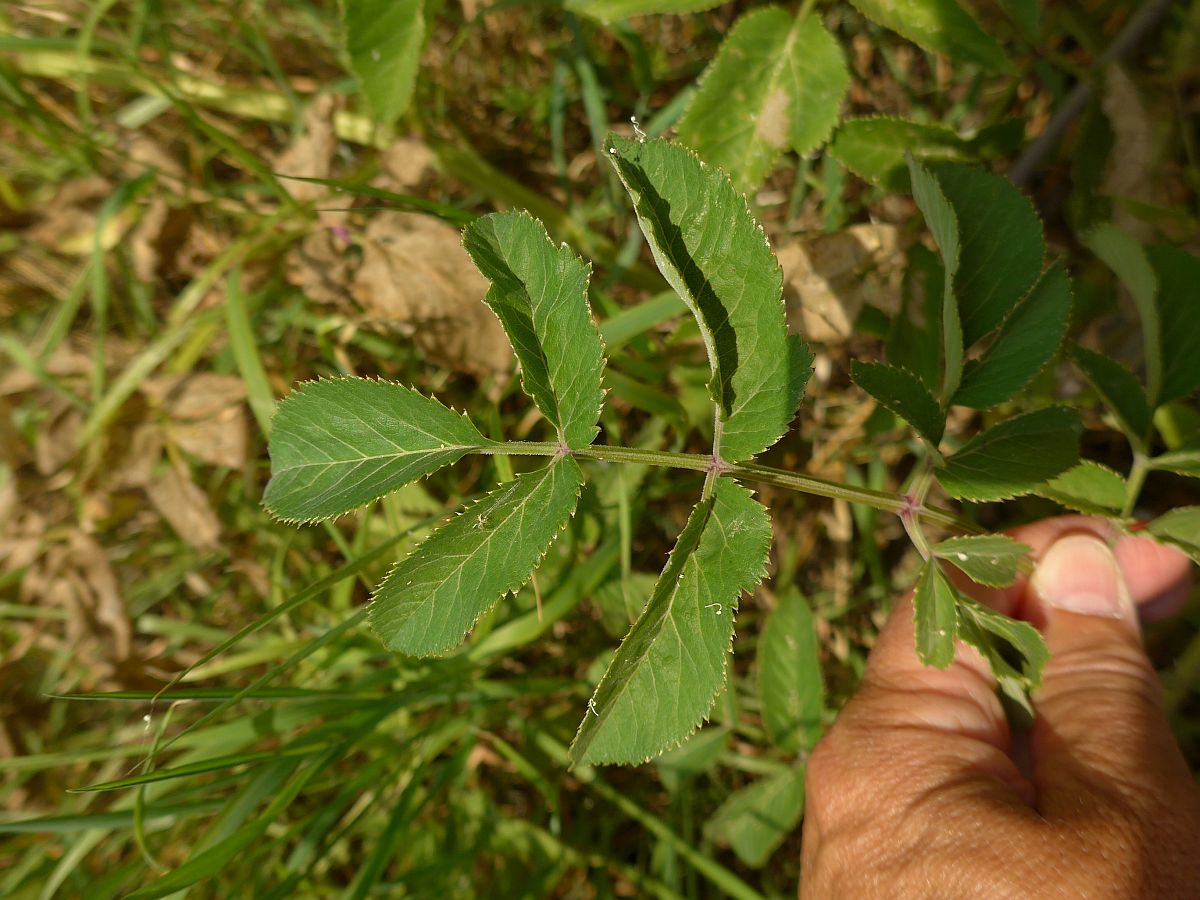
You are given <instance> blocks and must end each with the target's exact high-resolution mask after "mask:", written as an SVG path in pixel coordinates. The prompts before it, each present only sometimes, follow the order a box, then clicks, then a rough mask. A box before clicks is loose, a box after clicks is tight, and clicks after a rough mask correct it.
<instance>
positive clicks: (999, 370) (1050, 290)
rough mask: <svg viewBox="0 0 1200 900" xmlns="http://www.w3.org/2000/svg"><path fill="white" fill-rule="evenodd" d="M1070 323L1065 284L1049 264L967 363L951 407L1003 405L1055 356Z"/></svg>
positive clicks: (1061, 270)
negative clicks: (987, 344)
mask: <svg viewBox="0 0 1200 900" xmlns="http://www.w3.org/2000/svg"><path fill="white" fill-rule="evenodd" d="M1070 322H1071V279H1070V278H1069V276H1068V275H1067V271H1066V269H1065V268H1063V266H1062V265H1061V264H1059V263H1055V264H1054V265H1053V266H1051V267H1050V268H1049V269H1047V270H1046V273H1045V274H1044V275H1042V277H1041V280H1040V281H1038V283H1037V284H1036V285H1035V286H1034V288H1033V290H1032V291H1030V292H1029V295H1028V296H1027V297H1025V299H1024V300H1022V301H1021V302H1020V303H1019V304H1018V305H1017V308H1016V309H1014V310H1013V312H1012V315H1010V316H1009V317H1008V318H1007V319H1005V321H1004V324H1003V325H1002V326H1001V328H1000V332H999V334H997V335H996V339H995V341H993V342H992V344H991V346H990V347H988V349H987V350H986V352H984V354H983V356H981V357H980V358H979V360H978V361H977V362H969V363H967V365H966V367H965V368H964V369H963V378H962V384H960V385H959V386H958V391H957V392H956V393H955V395H954V402H955V403H957V404H961V405H962V406H971V407H974V408H975V409H988V408H990V407H993V406H996V405H997V404H999V403H1003V402H1004V401H1005V400H1008V399H1009V398H1010V397H1012V396H1013V395H1014V394H1015V393H1016V392H1017V391H1019V390H1020V389H1021V388H1023V387H1025V385H1027V384H1028V383H1029V382H1030V381H1031V380H1032V379H1033V377H1034V376H1035V375H1037V374H1038V372H1040V371H1041V370H1042V369H1043V368H1044V367H1045V365H1046V363H1048V362H1049V361H1050V360H1051V359H1052V358H1053V357H1054V354H1056V353H1057V352H1058V348H1059V346H1060V345H1061V344H1062V341H1063V337H1064V336H1065V335H1066V333H1067V326H1068V325H1069V324H1070Z"/></svg>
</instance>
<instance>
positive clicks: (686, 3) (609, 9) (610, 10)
mask: <svg viewBox="0 0 1200 900" xmlns="http://www.w3.org/2000/svg"><path fill="white" fill-rule="evenodd" d="M720 3H721V0H566V3H564V4H563V5H564V6H565V7H566V8H567V9H569V10H570V11H571V12H575V13H580V14H582V15H586V16H590V17H591V18H593V19H596V20H597V21H599V22H604V23H605V24H608V23H609V22H617V21H620V20H621V19H627V18H629V17H630V16H652V15H661V14H674V15H682V14H683V13H691V12H702V11H704V10H706V9H712V8H713V7H714V6H719V5H720Z"/></svg>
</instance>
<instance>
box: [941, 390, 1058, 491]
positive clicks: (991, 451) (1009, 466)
mask: <svg viewBox="0 0 1200 900" xmlns="http://www.w3.org/2000/svg"><path fill="white" fill-rule="evenodd" d="M1081 430H1082V424H1081V422H1080V421H1079V413H1077V412H1076V411H1075V410H1073V409H1066V408H1064V407H1061V406H1052V407H1050V408H1048V409H1040V410H1038V411H1037V412H1031V413H1026V414H1025V415H1023V416H1017V417H1016V418H1014V419H1009V420H1008V421H1006V422H1001V423H1000V424H999V425H996V426H995V427H993V428H989V429H988V430H987V431H985V432H984V433H983V434H980V435H977V436H976V437H975V438H973V439H972V440H970V441H969V442H967V444H965V445H964V446H963V448H962V449H961V450H959V451H958V452H957V453H955V454H954V455H953V456H951V457H950V458H949V459H948V460H947V461H946V466H945V468H942V469H938V470H936V471H937V478H938V481H939V482H941V485H942V487H944V488H945V489H946V491H947V493H949V494H950V495H951V496H952V497H957V498H959V499H960V500H975V501H989V500H1004V499H1007V498H1009V497H1018V496H1020V495H1021V494H1028V493H1031V492H1032V491H1034V490H1036V489H1037V488H1038V487H1039V486H1041V485H1042V484H1043V483H1044V482H1046V481H1048V480H1049V479H1051V478H1053V477H1054V476H1055V475H1058V474H1059V473H1060V472H1063V471H1065V470H1066V469H1069V468H1070V467H1071V466H1073V465H1074V464H1075V463H1076V462H1077V461H1078V460H1079V434H1080V431H1081Z"/></svg>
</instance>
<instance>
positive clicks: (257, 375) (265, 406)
mask: <svg viewBox="0 0 1200 900" xmlns="http://www.w3.org/2000/svg"><path fill="white" fill-rule="evenodd" d="M225 327H226V329H227V330H228V332H229V348H230V350H231V351H232V352H233V361H234V364H235V365H236V366H237V369H238V374H239V375H241V376H242V381H243V382H244V383H245V385H246V401H247V402H248V403H249V404H250V411H251V412H253V413H254V419H255V421H257V422H258V427H259V429H260V430H261V431H262V433H263V434H264V435H266V436H270V434H271V417H272V416H273V415H274V414H275V394H274V392H273V391H272V390H271V383H270V381H269V380H268V379H267V371H266V369H265V368H264V367H263V362H262V354H260V353H259V352H258V338H257V337H256V336H255V334H254V326H253V324H252V323H251V321H250V311H249V309H248V308H247V305H246V296H245V294H244V293H243V292H242V279H241V272H240V271H239V270H238V269H234V270H233V271H232V272H230V273H229V278H227V279H226V282H225Z"/></svg>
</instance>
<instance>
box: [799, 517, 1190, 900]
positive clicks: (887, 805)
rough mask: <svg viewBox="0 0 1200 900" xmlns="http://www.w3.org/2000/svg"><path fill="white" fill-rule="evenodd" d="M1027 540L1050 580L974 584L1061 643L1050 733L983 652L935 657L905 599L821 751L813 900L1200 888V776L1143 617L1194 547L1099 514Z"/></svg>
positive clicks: (1044, 714)
mask: <svg viewBox="0 0 1200 900" xmlns="http://www.w3.org/2000/svg"><path fill="white" fill-rule="evenodd" d="M1013 536H1014V537H1016V538H1017V539H1018V540H1021V541H1023V542H1025V543H1026V544H1029V545H1030V546H1031V547H1032V548H1033V551H1034V558H1035V560H1038V562H1037V568H1036V570H1035V572H1034V575H1033V576H1032V578H1030V579H1022V581H1020V582H1018V583H1017V584H1016V585H1014V586H1013V587H1012V588H1009V589H1006V590H1003V591H989V592H987V593H986V594H980V593H978V592H975V595H976V596H977V597H978V598H979V599H980V600H984V601H986V602H988V603H989V605H991V606H993V607H994V608H996V609H999V610H1000V611H1001V612H1004V613H1007V614H1009V615H1016V616H1017V617H1019V618H1022V619H1025V620H1027V621H1029V622H1031V623H1032V624H1033V625H1035V626H1036V627H1037V628H1038V629H1039V630H1040V631H1041V632H1042V634H1043V636H1044V637H1045V639H1046V643H1047V645H1048V646H1049V648H1050V652H1051V653H1052V658H1051V660H1050V662H1049V663H1048V665H1047V666H1046V670H1045V676H1044V679H1043V683H1042V687H1041V689H1040V690H1039V691H1038V692H1037V694H1036V695H1035V696H1034V698H1033V702H1034V707H1035V708H1036V710H1037V719H1036V722H1035V724H1034V726H1033V730H1032V733H1031V734H1029V735H1017V736H1015V738H1016V739H1014V736H1013V735H1011V734H1010V733H1009V728H1008V724H1007V722H1006V720H1005V716H1004V712H1003V710H1002V708H1001V706H1000V703H999V701H998V699H997V697H996V694H995V680H994V679H993V678H992V676H991V673H990V671H989V669H988V667H987V665H986V663H985V662H984V661H983V659H982V658H981V657H980V656H979V655H978V654H977V653H976V652H975V651H974V650H972V649H971V648H969V647H966V646H965V645H962V644H961V643H960V645H959V648H958V652H957V655H956V658H955V661H954V663H953V664H952V665H951V666H950V667H949V668H948V669H946V670H944V671H943V670H938V669H933V668H927V667H925V666H922V665H921V663H920V662H919V661H918V659H917V657H916V653H915V651H914V649H913V645H914V642H913V623H912V617H913V614H912V602H911V599H905V600H904V601H903V602H901V603H899V604H897V606H896V609H895V610H894V611H893V613H892V615H891V618H890V619H889V621H888V623H887V625H886V626H885V627H884V629H883V631H882V632H881V634H880V635H879V640H878V642H877V644H876V645H875V648H874V649H873V650H872V652H871V658H870V661H869V662H868V665H867V671H866V674H865V676H864V677H863V682H862V685H861V686H860V688H859V690H858V692H857V694H856V695H855V696H854V698H853V699H852V700H851V701H850V702H849V703H848V704H847V705H846V708H845V709H844V710H843V711H842V713H841V715H840V716H839V718H838V720H837V723H836V724H835V725H834V726H833V728H832V729H831V730H830V732H829V734H828V735H827V736H826V737H825V738H824V739H823V740H822V741H821V742H820V743H819V744H818V745H817V747H816V748H815V749H814V751H813V754H812V758H811V759H810V760H809V765H808V776H807V804H806V805H807V811H806V814H805V821H804V842H803V859H802V874H801V881H800V896H801V897H802V898H821V900H835V898H843V897H845V898H854V900H860V898H863V900H865V898H872V897H887V898H889V900H891V898H900V900H904V898H922V900H924V898H942V897H947V898H949V897H971V898H976V897H986V898H993V897H994V898H1000V897H1038V898H1059V897H1062V898H1066V897H1070V898H1110V897H1111V898H1116V897H1122V898H1124V897H1130V898H1134V897H1136V898H1158V897H1163V898H1187V897H1200V790H1198V789H1197V786H1196V782H1195V781H1194V780H1193V778H1192V776H1191V774H1190V773H1189V772H1188V768H1187V764H1186V763H1185V762H1184V759H1183V756H1182V754H1181V753H1180V750H1179V746H1178V744H1177V743H1176V741H1175V738H1174V736H1173V735H1172V734H1171V730H1170V728H1169V726H1168V724H1167V720H1166V717H1165V715H1164V714H1163V712H1162V708H1161V703H1160V695H1161V688H1160V686H1159V682H1158V678H1157V676H1156V675H1155V673H1154V670H1153V668H1152V667H1151V665H1150V662H1149V660H1148V659H1147V657H1146V654H1145V652H1144V651H1143V649H1142V643H1141V633H1140V629H1139V625H1138V612H1139V609H1140V610H1141V611H1142V612H1143V614H1144V615H1154V614H1156V613H1157V614H1160V615H1161V614H1162V613H1164V612H1169V611H1170V607H1172V606H1174V607H1178V606H1180V605H1182V602H1183V601H1184V600H1185V599H1186V597H1187V593H1188V588H1189V585H1190V564H1189V562H1188V560H1187V557H1185V556H1184V555H1183V554H1182V553H1179V552H1178V551H1176V550H1174V549H1171V548H1166V547H1163V546H1160V545H1159V544H1156V543H1154V542H1153V541H1151V540H1149V539H1146V538H1137V537H1120V538H1116V537H1115V535H1114V534H1113V532H1112V528H1111V526H1110V525H1109V524H1108V523H1107V522H1105V521H1103V520H1098V519H1088V518H1084V517H1081V516H1068V517H1064V518H1059V519H1050V520H1046V521H1044V522H1038V523H1036V524H1034V525H1030V526H1027V527H1025V528H1023V529H1019V530H1017V531H1016V532H1014V534H1013Z"/></svg>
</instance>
